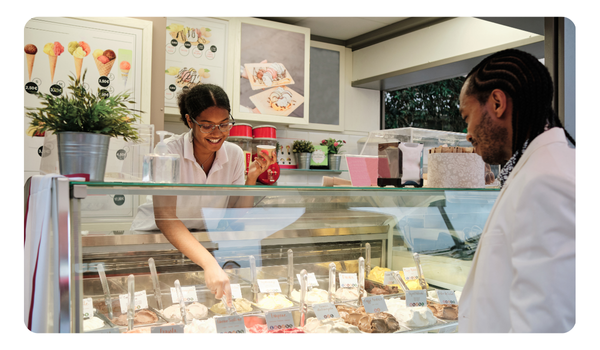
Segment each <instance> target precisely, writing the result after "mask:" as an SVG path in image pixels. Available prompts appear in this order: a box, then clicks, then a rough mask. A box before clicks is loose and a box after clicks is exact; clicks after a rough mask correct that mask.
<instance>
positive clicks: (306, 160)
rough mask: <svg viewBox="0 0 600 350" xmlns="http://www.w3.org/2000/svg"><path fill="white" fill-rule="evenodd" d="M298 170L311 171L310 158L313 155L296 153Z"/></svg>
mask: <svg viewBox="0 0 600 350" xmlns="http://www.w3.org/2000/svg"><path fill="white" fill-rule="evenodd" d="M294 156H296V165H297V166H298V169H310V157H311V156H312V153H294Z"/></svg>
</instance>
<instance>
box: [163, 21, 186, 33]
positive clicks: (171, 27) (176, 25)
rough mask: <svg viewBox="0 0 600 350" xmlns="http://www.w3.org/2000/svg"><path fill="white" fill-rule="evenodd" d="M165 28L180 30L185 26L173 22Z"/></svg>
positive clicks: (172, 30)
mask: <svg viewBox="0 0 600 350" xmlns="http://www.w3.org/2000/svg"><path fill="white" fill-rule="evenodd" d="M167 29H168V30H169V31H170V32H178V31H181V30H183V29H185V27H184V26H183V25H181V24H177V23H173V24H171V25H170V26H168V27H167Z"/></svg>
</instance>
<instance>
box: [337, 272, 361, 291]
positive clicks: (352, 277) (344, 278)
mask: <svg viewBox="0 0 600 350" xmlns="http://www.w3.org/2000/svg"><path fill="white" fill-rule="evenodd" d="M338 277H339V279H340V288H356V287H358V279H357V278H356V274H355V273H340V274H339V275H338Z"/></svg>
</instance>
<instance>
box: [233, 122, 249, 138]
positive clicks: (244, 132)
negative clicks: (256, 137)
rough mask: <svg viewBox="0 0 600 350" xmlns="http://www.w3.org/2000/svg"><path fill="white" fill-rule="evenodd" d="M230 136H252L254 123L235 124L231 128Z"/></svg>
mask: <svg viewBox="0 0 600 350" xmlns="http://www.w3.org/2000/svg"><path fill="white" fill-rule="evenodd" d="M229 136H242V137H252V125H250V124H235V125H234V126H233V127H232V128H231V130H229Z"/></svg>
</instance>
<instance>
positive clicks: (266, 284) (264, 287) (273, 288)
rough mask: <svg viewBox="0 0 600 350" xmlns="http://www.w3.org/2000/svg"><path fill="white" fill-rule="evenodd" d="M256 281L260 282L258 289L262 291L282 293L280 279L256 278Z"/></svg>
mask: <svg viewBox="0 0 600 350" xmlns="http://www.w3.org/2000/svg"><path fill="white" fill-rule="evenodd" d="M256 282H258V289H259V290H260V292H261V293H281V287H280V286H279V281H278V280H276V279H272V280H256Z"/></svg>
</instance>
